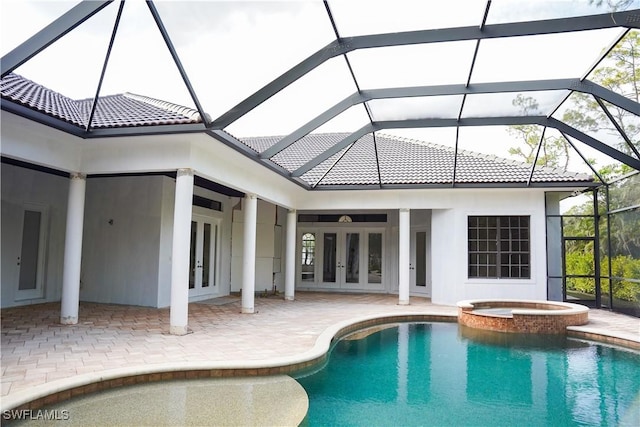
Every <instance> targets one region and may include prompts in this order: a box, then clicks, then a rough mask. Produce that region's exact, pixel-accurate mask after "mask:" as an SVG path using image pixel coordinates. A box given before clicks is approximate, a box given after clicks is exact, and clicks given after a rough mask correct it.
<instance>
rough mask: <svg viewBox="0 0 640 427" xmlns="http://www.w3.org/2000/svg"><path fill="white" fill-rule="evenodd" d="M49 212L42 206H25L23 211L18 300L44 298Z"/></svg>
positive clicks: (18, 262) (18, 261) (18, 263)
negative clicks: (47, 218)
mask: <svg viewBox="0 0 640 427" xmlns="http://www.w3.org/2000/svg"><path fill="white" fill-rule="evenodd" d="M46 217H47V210H46V209H45V208H44V207H42V206H35V205H33V206H31V205H29V206H25V207H24V209H23V211H22V237H21V245H20V252H19V253H20V255H19V256H18V260H17V265H18V266H19V276H18V289H17V293H16V300H23V299H33V298H42V297H43V295H44V266H45V247H46V231H47V230H46V224H47V221H46Z"/></svg>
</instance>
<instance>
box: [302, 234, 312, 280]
mask: <svg viewBox="0 0 640 427" xmlns="http://www.w3.org/2000/svg"><path fill="white" fill-rule="evenodd" d="M315 254H316V235H315V234H314V233H304V234H303V235H302V260H301V261H302V280H303V281H305V282H313V281H314V279H315Z"/></svg>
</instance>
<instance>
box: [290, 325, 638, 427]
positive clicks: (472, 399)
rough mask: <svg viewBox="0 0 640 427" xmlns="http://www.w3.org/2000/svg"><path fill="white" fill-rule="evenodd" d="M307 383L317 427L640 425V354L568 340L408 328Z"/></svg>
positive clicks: (357, 344) (340, 354) (363, 344)
mask: <svg viewBox="0 0 640 427" xmlns="http://www.w3.org/2000/svg"><path fill="white" fill-rule="evenodd" d="M297 380H298V381H299V382H300V383H301V384H302V386H303V387H304V388H305V390H306V391H307V393H308V395H309V412H308V414H307V417H306V419H305V421H304V422H303V425H307V426H341V425H344V426H347V425H349V426H360V425H361V426H416V425H424V426H428V425H437V426H461V425H473V426H515V425H527V426H544V425H554V426H559V425H566V426H568V425H598V426H600V425H602V426H605V425H630V426H631V425H633V426H638V425H640V422H639V421H640V353H638V352H633V351H630V350H625V349H620V348H615V347H609V346H605V345H600V344H596V343H593V342H587V341H581V340H575V339H569V338H565V337H564V336H562V337H550V336H536V335H516V334H505V333H498V332H487V331H482V332H478V331H476V330H470V329H468V328H463V327H459V326H458V325H457V324H455V323H415V324H414V323H403V324H397V325H393V326H392V327H389V328H385V329H382V330H377V331H373V332H372V333H370V334H367V333H362V332H361V333H360V334H358V335H354V336H352V337H351V339H350V337H345V339H342V340H340V341H338V342H337V344H335V346H334V347H333V349H332V351H331V353H330V357H329V360H328V363H327V364H326V365H325V366H324V367H323V368H322V369H320V370H317V371H316V372H313V373H307V374H304V375H301V376H299V377H298V378H297Z"/></svg>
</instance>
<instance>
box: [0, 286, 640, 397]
mask: <svg viewBox="0 0 640 427" xmlns="http://www.w3.org/2000/svg"><path fill="white" fill-rule="evenodd" d="M397 301H398V297H397V296H395V295H381V294H341V293H316V292H298V293H297V294H296V300H295V301H284V300H283V299H282V298H281V297H269V298H258V297H256V300H255V309H256V313H254V314H241V313H240V304H241V301H240V298H239V297H234V296H229V297H222V298H219V299H214V300H209V301H205V302H201V303H191V304H190V305H189V328H190V330H191V333H190V334H188V335H185V336H174V335H170V334H169V333H168V331H169V309H155V308H146V307H135V306H124V305H112V304H95V303H81V304H80V313H79V323H78V324H77V325H72V326H69V325H66V326H65V325H60V324H59V316H60V303H46V304H38V305H31V306H24V307H15V308H8V309H3V310H2V347H1V368H2V380H1V384H2V400H3V404H2V407H3V408H5V407H6V406H7V403H5V402H9V403H10V402H11V401H12V400H14V399H13V398H17V397H18V396H25V395H28V394H29V393H30V392H31V391H33V390H44V389H47V388H48V387H49V388H51V389H52V390H53V389H56V388H57V389H59V388H60V387H62V388H64V385H65V382H70V381H73V379H74V378H77V377H79V376H83V375H85V376H86V374H108V373H109V372H117V370H122V369H123V368H127V369H129V370H130V371H132V372H133V371H135V370H136V369H140V371H144V372H149V371H152V370H153V368H154V366H164V367H166V366H171V365H172V364H174V365H175V366H177V367H184V366H189V364H190V363H192V364H198V363H202V364H213V365H215V364H216V363H219V364H220V365H221V366H222V365H225V364H226V365H229V364H232V365H234V364H235V365H236V366H242V365H243V364H246V365H247V366H260V365H261V364H268V363H269V361H273V360H284V359H287V358H289V359H290V360H292V361H293V360H295V359H296V357H297V356H299V355H302V354H305V353H308V352H309V351H311V350H312V349H313V348H314V346H316V343H317V341H318V339H319V337H321V335H322V334H323V333H324V334H326V332H327V331H328V330H330V329H331V328H332V327H335V325H338V324H341V323H345V322H346V323H348V322H350V321H351V320H354V319H362V318H366V317H367V316H378V315H405V314H430V315H437V316H450V317H452V318H455V317H456V316H457V307H455V306H442V305H435V304H431V302H430V300H429V299H427V298H419V297H412V298H411V304H410V305H398V304H397ZM571 329H572V330H576V331H581V332H584V333H585V334H596V335H604V336H610V337H617V338H621V339H624V340H627V341H632V342H635V343H640V320H639V319H637V318H634V317H631V316H626V315H622V314H617V313H612V312H609V311H606V310H591V311H590V312H589V323H588V324H587V325H584V326H580V327H572V328H571Z"/></svg>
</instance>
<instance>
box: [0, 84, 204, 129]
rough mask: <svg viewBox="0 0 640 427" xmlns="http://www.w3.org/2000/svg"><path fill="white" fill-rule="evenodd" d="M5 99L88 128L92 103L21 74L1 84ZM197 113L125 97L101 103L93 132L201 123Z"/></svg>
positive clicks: (147, 99)
mask: <svg viewBox="0 0 640 427" xmlns="http://www.w3.org/2000/svg"><path fill="white" fill-rule="evenodd" d="M0 92H1V93H2V98H3V99H7V100H10V101H13V102H17V103H19V104H22V105H24V106H26V107H29V108H31V109H33V110H36V111H40V112H42V113H45V114H47V115H50V116H53V117H56V118H58V119H61V120H64V121H66V122H68V123H71V124H74V125H76V126H79V127H83V128H84V127H86V126H87V122H88V120H89V115H90V114H91V106H92V104H93V99H81V100H73V99H71V98H68V97H66V96H64V95H61V94H59V93H58V92H55V91H53V90H51V89H48V88H46V87H44V86H42V85H39V84H37V83H35V82H33V81H31V80H29V79H26V78H24V77H22V76H20V75H18V74H14V73H10V74H7V75H6V76H5V77H4V78H2V80H0ZM200 122H202V120H201V119H200V114H199V113H198V111H197V110H194V109H192V108H188V107H183V106H180V105H177V104H172V103H169V102H166V101H161V100H158V99H154V98H149V97H146V96H141V95H135V94H132V93H124V94H119V95H110V96H102V97H100V98H99V99H98V103H97V106H96V111H95V114H94V117H93V121H92V123H91V127H92V128H115V127H133V126H152V125H164V124H183V123H200Z"/></svg>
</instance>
